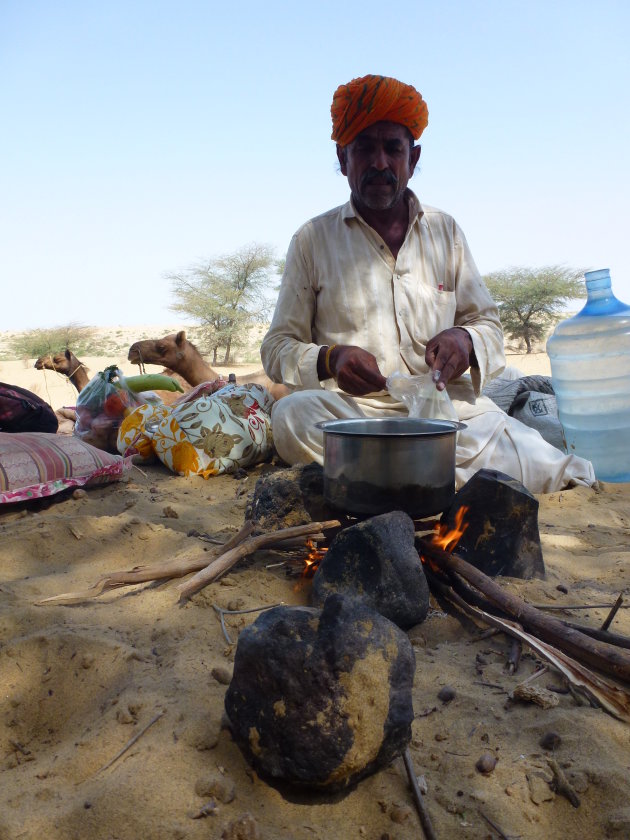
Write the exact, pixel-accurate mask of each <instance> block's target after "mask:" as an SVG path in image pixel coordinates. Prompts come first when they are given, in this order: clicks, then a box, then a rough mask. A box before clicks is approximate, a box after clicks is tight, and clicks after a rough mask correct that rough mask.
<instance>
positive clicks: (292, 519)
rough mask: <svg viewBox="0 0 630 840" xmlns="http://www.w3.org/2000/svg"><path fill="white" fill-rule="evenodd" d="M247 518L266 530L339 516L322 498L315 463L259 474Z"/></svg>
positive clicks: (321, 481)
mask: <svg viewBox="0 0 630 840" xmlns="http://www.w3.org/2000/svg"><path fill="white" fill-rule="evenodd" d="M246 518H247V519H251V520H253V521H254V522H256V523H257V524H258V525H260V527H261V528H262V529H263V530H265V531H275V530H279V529H280V528H291V527H293V526H295V525H305V524H307V523H309V522H323V521H325V520H328V519H338V514H337V513H336V512H335V511H334V510H333V509H332V508H331V507H330V505H328V503H327V502H326V501H325V500H324V470H323V467H322V466H321V465H320V464H315V463H312V464H298V465H297V466H295V467H290V468H287V469H281V470H278V471H277V472H274V473H268V474H267V475H264V476H261V478H259V479H258V481H257V482H256V486H255V488H254V495H253V499H252V501H251V503H250V505H249V506H248V509H247V511H246Z"/></svg>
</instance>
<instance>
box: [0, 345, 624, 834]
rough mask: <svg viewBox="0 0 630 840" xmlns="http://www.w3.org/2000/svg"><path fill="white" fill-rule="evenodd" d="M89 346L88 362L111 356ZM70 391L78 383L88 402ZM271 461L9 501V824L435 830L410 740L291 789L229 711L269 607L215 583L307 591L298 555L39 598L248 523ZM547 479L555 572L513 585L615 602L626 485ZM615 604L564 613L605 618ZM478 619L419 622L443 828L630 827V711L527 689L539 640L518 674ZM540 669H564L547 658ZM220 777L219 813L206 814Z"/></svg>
mask: <svg viewBox="0 0 630 840" xmlns="http://www.w3.org/2000/svg"><path fill="white" fill-rule="evenodd" d="M545 359H546V357H545ZM545 359H542V358H539V359H533V358H527V357H522V356H517V355H515V356H514V358H513V359H511V360H510V363H511V364H515V365H516V366H518V367H519V368H520V369H521V370H523V372H524V373H547V372H548V370H546V369H545V368H544V366H543V364H542V363H543V362H544V361H545ZM90 361H91V364H90V367H91V368H92V369H93V370H97V369H100V367H102V366H104V364H102V363H103V361H105V363H110V362H109V360H102V359H101V360H99V361H98V363H97V362H95V361H93V360H90ZM121 363H122V364H123V366H124V362H122V361H121ZM10 364H11V365H13V364H14V365H16V368H7V365H10ZM20 365H22V368H21V370H22V371H24V378H23V379H19V378H18V377H16V378H15V379H14V380H13V381H14V382H15V383H16V384H24V385H25V387H30V386H31V384H33V383H34V382H37V377H38V376H39V377H43V374H42V373H41V372H37V371H33V370H31V369H28V368H26V367H24V365H23V363H21V362H11V363H8V362H2V363H1V365H0V379H4V380H5V381H6V379H7V378H8V377H7V370H11V371H13V370H17V371H19V370H20ZM123 369H124V367H123ZM47 381H48V380H47ZM48 387H50V385H49V386H48ZM72 396H73V395H72V392H71V391H70V392H68V393H67V395H64V397H63V404H73V400H72ZM273 468H274V466H273V465H271V464H266V465H260V466H258V467H256V468H254V469H252V470H250V471H249V472H248V473H247V476H246V477H241V478H238V479H237V478H233V477H231V476H218V477H215V478H211V479H209V480H208V481H204V480H203V479H201V478H198V477H191V478H183V477H178V476H175V475H173V474H171V473H169V472H168V471H167V470H166V468H164V467H161V466H159V465H155V466H148V467H143V468H142V471H140V470H138V469H136V468H134V469H132V470H131V472H130V473H129V474H127V476H126V477H125V478H124V480H122V481H120V482H117V483H114V484H110V485H107V486H105V487H100V488H92V489H88V490H87V491H86V493H85V495H82V496H81V494H79V495H80V497H79V498H74V497H73V495H72V494H68V495H63V496H61V495H60V496H57V497H54V498H52V499H51V500H49V501H46V502H32V503H23V504H14V505H6V506H4V508H3V509H2V510H0V546H1V549H0V628H1V632H0V685H1V686H2V695H3V697H2V699H3V702H2V726H1V729H0V748H1V751H0V805H1V807H0V838H2V840H18V838H20V840H35V839H36V838H37V840H39V838H42V837H49V838H52V840H75V839H76V840H87V838H90V840H114V838H117V840H153V839H154V838H155V840H165V838H190V840H196V838H199V840H201V838H221V837H222V836H223V834H224V831H226V829H228V827H229V826H230V825H232V824H233V823H234V822H235V821H238V820H239V819H241V818H243V816H244V815H246V814H250V815H251V817H252V820H253V823H251V824H250V829H251V825H255V827H256V829H255V830H254V829H251V830H250V833H244V832H241V833H240V834H239V833H237V832H236V831H235V830H234V828H232V830H231V833H226V834H225V836H226V837H232V838H235V837H249V838H253V837H260V838H264V839H265V840H313V838H319V839H320V840H345V838H357V840H360V838H367V840H383V838H389V840H411V839H412V838H414V840H415V838H419V837H422V833H421V829H420V825H419V821H418V817H417V814H416V812H415V810H414V806H413V800H412V797H411V794H410V791H409V788H408V785H407V778H406V774H405V770H404V766H403V763H402V761H401V760H396V761H395V762H394V763H393V764H392V765H391V766H390V767H388V768H387V769H386V770H384V771H382V772H380V773H377V774H375V775H373V776H371V777H370V778H368V779H365V780H363V781H362V782H360V783H359V784H358V785H357V786H356V787H355V788H354V789H353V790H351V791H350V792H349V793H348V794H347V795H345V796H336V797H329V798H326V797H321V796H319V797H308V796H305V797H302V798H301V799H300V800H299V801H292V800H291V799H289V798H286V797H285V796H283V795H282V794H281V793H280V792H279V791H278V790H276V789H275V788H274V787H271V786H270V785H268V784H266V783H265V782H263V781H262V780H261V779H259V777H258V776H257V775H256V774H255V773H254V772H253V771H252V770H251V768H250V766H249V765H248V763H247V761H246V760H245V759H244V757H243V755H242V754H241V752H240V751H239V749H238V748H237V746H236V745H235V744H234V743H233V741H232V740H231V737H230V733H229V730H228V729H227V728H225V726H224V725H223V724H222V716H223V698H224V695H225V691H226V682H227V681H228V680H229V675H230V671H231V668H232V664H233V660H234V652H235V643H236V640H237V638H238V634H239V631H240V630H242V628H243V627H245V626H246V625H248V624H249V623H251V622H252V621H253V620H255V617H256V613H246V614H240V615H233V616H228V617H227V618H226V624H227V629H228V632H229V635H230V639H231V641H228V640H227V639H226V637H225V636H224V634H223V631H222V628H221V625H220V622H219V620H218V617H217V613H216V612H215V610H214V609H213V605H218V606H220V607H223V608H227V609H235V610H243V609H250V608H251V609H253V608H260V607H265V606H269V605H272V604H277V603H280V602H283V603H285V604H308V603H309V588H308V583H303V582H301V581H300V580H299V579H298V578H296V577H292V576H289V574H288V572H289V571H292V570H294V569H295V568H296V567H297V566H299V559H298V558H297V557H296V558H294V559H293V561H291V562H289V561H287V558H286V555H281V554H279V553H278V552H259V553H258V554H256V555H255V556H254V557H252V558H249V559H247V560H244V561H241V562H240V563H239V564H237V565H236V566H235V567H234V568H233V569H232V570H231V571H230V572H229V573H228V575H227V576H225V577H224V578H223V579H222V580H221V581H220V582H218V583H214V584H211V585H210V586H208V587H207V588H206V589H204V590H203V591H202V592H201V593H199V594H198V595H196V596H194V597H193V599H192V600H191V601H189V602H188V603H187V604H186V605H185V606H179V605H178V596H177V591H176V586H177V583H178V581H170V582H167V583H162V584H160V585H157V584H142V585H136V586H133V587H130V588H129V589H125V590H117V591H114V592H111V593H109V594H107V595H103V596H101V597H99V598H97V599H96V600H94V601H91V602H86V603H83V604H79V605H76V606H37V605H36V602H37V601H39V600H40V599H42V598H45V597H48V596H53V595H56V594H59V593H62V592H67V591H71V590H78V589H85V588H87V587H88V586H90V585H91V584H92V583H94V582H95V581H96V580H97V579H98V578H99V576H100V575H102V574H104V573H106V572H109V571H114V570H123V569H129V568H131V567H133V566H136V565H140V564H145V563H152V564H154V563H166V562H167V561H168V560H169V559H171V558H172V557H174V556H176V555H179V554H182V553H186V554H187V555H188V556H195V557H203V554H204V552H207V551H208V550H209V549H210V548H211V543H208V542H206V541H204V540H202V539H200V538H199V537H198V536H195V533H196V532H198V533H201V534H208V535H210V536H211V537H213V538H216V539H221V540H225V539H227V538H228V537H230V536H231V535H232V534H233V533H235V532H236V531H237V530H238V529H239V528H240V526H241V525H242V523H243V520H244V513H245V506H246V503H247V499H248V495H249V494H250V493H251V491H252V490H253V487H254V485H255V482H256V480H257V479H258V478H259V477H260V476H261V475H262V474H263V473H264V472H266V471H267V470H269V469H273ZM539 501H540V509H539V527H540V532H541V541H542V547H543V555H544V560H545V565H546V569H547V576H546V579H545V580H544V581H528V582H524V581H517V580H513V579H509V578H499V580H500V581H501V585H502V586H503V587H504V588H505V589H506V590H508V591H510V592H512V593H516V594H519V595H521V596H522V597H524V598H525V599H527V600H528V601H530V602H532V603H536V604H555V605H562V604H567V605H571V604H603V603H606V604H609V603H612V602H613V601H614V600H615V598H616V596H617V595H618V594H619V593H620V592H623V593H625V594H627V593H629V592H630V570H629V564H628V559H629V556H630V488H629V486H628V485H613V484H606V485H601V486H600V487H599V488H597V489H586V488H576V489H573V490H569V491H564V492H560V493H553V494H550V495H546V496H540V497H539ZM283 561H284V565H278V564H279V563H282V562H283ZM607 612H608V610H607V609H602V608H597V609H589V610H586V611H573V612H570V611H569V612H567V613H561V615H563V616H564V615H566V617H571V618H573V619H574V620H578V621H581V622H583V623H587V624H590V625H592V626H599V624H601V622H602V621H603V620H604V618H605V616H606V614H607ZM613 629H614V630H616V631H617V632H619V633H624V634H626V635H628V636H630V612H629V611H628V610H625V609H622V610H620V611H619V613H618V614H617V617H616V618H615V621H614V624H613ZM479 633H480V629H479V628H475V627H474V626H473V625H472V624H470V623H469V622H468V621H466V620H464V619H461V618H460V617H459V616H458V615H457V614H456V613H455V612H454V611H449V612H448V613H446V612H443V611H442V610H441V609H440V608H439V605H438V604H437V603H435V602H434V603H432V611H431V612H430V615H429V617H428V618H427V620H426V621H425V622H424V623H422V624H421V625H419V626H417V627H415V628H413V629H412V630H411V631H410V633H409V636H410V638H411V640H412V643H413V646H414V650H415V653H416V661H417V670H416V677H415V683H414V695H413V696H414V711H415V714H416V719H415V721H414V723H413V739H412V744H411V755H412V758H413V761H414V764H415V769H416V772H417V774H418V775H423V776H424V778H425V780H426V785H427V793H426V797H425V799H426V803H427V806H428V809H429V812H430V814H431V818H432V821H433V825H434V828H435V830H436V834H437V836H438V837H439V838H440V840H448V838H462V840H466V838H470V839H471V840H473V838H474V840H481V838H496V837H499V836H500V835H499V834H498V833H497V832H496V831H495V830H493V829H492V828H491V827H490V825H489V824H488V822H487V821H486V820H485V819H484V818H483V816H482V814H484V815H485V816H486V817H487V818H489V819H490V820H492V821H493V822H494V823H495V824H496V825H498V826H499V827H500V828H501V830H502V831H503V832H504V834H505V835H508V836H510V837H513V838H515V837H519V836H520V837H521V838H523V840H525V838H528V840H530V839H531V838H540V840H560V839H561V838H562V839H563V840H566V838H582V837H591V838H604V837H619V838H621V837H624V838H627V837H630V795H629V794H630V789H629V788H630V785H629V781H628V780H629V779H630V726H629V725H628V724H625V723H622V722H620V721H618V720H616V719H615V718H613V717H611V716H610V715H609V714H607V713H605V712H603V711H601V710H599V709H595V708H590V707H588V706H583V705H578V704H577V702H576V701H575V700H574V699H573V697H572V696H571V694H558V695H557V696H558V699H559V703H558V705H557V706H556V707H555V708H552V709H546V710H545V709H541V708H540V707H538V706H536V705H532V704H529V703H516V702H512V701H511V700H510V699H509V697H508V695H509V694H510V692H511V691H512V690H513V688H514V687H515V686H516V685H517V684H519V683H521V682H523V681H524V680H525V679H527V678H528V677H529V676H531V674H533V673H534V671H535V670H536V669H537V668H538V667H539V664H540V662H539V660H538V659H537V657H536V656H535V655H534V654H532V653H531V652H530V651H528V649H527V648H526V649H525V651H524V655H523V657H522V660H521V664H520V666H519V669H518V671H517V672H516V673H515V674H514V675H509V674H508V673H507V671H506V668H505V665H506V657H507V654H508V651H509V648H510V642H509V640H508V639H507V638H506V637H504V636H501V635H498V636H494V637H492V638H486V639H481V640H480V639H478V636H479ZM537 684H538V685H540V686H542V687H544V686H547V685H550V684H551V685H556V686H558V685H560V684H561V679H560V677H559V676H558V675H557V674H555V673H553V672H551V673H548V674H545V675H544V676H543V677H541V678H540V679H539V680H537ZM445 685H448V686H451V687H452V688H453V690H454V695H455V696H454V699H453V700H451V701H450V702H449V703H443V702H442V701H440V700H439V699H438V692H439V691H440V689H441V688H442V687H443V686H445ZM149 724H151V725H150V726H149V728H148V729H146V731H145V727H147V725H149ZM549 732H555V733H557V734H558V735H559V736H560V739H561V740H560V743H559V745H558V746H557V747H556V749H555V758H556V760H557V761H558V762H559V763H560V765H561V766H562V767H563V768H564V769H565V772H566V773H567V775H568V776H569V777H570V779H571V781H572V783H573V785H574V787H575V789H576V790H577V792H578V794H579V797H580V800H581V805H580V807H578V808H574V807H573V806H572V805H571V804H570V803H569V802H568V801H567V800H566V799H565V798H564V797H562V796H559V795H557V794H554V793H553V791H552V790H551V788H550V786H549V784H548V780H549V779H550V778H551V774H550V771H549V766H548V759H549V758H550V757H551V756H552V753H551V752H550V751H548V750H545V749H543V748H542V747H541V746H540V739H541V738H542V736H544V735H545V734H546V733H549ZM135 736H139V737H137V740H136V741H135V742H134V743H132V744H131V746H130V747H129V748H128V749H127V750H126V751H125V752H124V753H123V754H122V755H121V756H120V757H118V758H116V756H117V755H118V753H119V752H120V751H121V750H122V749H123V748H124V747H125V746H126V745H128V744H129V743H130V742H131V741H132V739H133V738H134V737H135ZM486 751H488V752H491V753H493V754H494V755H495V756H496V757H498V763H497V765H496V768H495V770H494V771H493V772H492V773H491V774H489V775H487V776H484V775H481V774H480V773H479V772H478V771H477V770H476V769H475V764H476V762H477V759H478V758H479V757H480V756H481V754H482V753H484V752H486ZM114 759H115V760H114ZM112 760H113V763H111V762H112ZM108 764H109V765H110V766H107V765H108ZM218 781H220V782H221V783H222V784H221V785H218ZM217 790H219V795H218V796H217V795H216V793H215V794H214V796H213V795H212V793H211V791H215V792H216V791H217ZM212 798H214V799H215V802H216V809H215V811H214V813H213V814H212V815H208V816H205V817H201V818H198V819H194V818H193V817H194V816H195V815H198V814H199V810H200V809H201V807H202V806H203V805H205V804H206V803H207V802H208V801H209V800H211V799H212ZM228 831H229V830H228ZM255 831H257V832H258V833H255Z"/></svg>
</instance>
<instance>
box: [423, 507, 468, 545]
mask: <svg viewBox="0 0 630 840" xmlns="http://www.w3.org/2000/svg"><path fill="white" fill-rule="evenodd" d="M467 513H468V506H467V505H462V506H461V507H460V508H459V510H458V511H457V513H456V514H455V527H454V528H449V527H448V526H447V525H440V523H439V522H438V524H437V525H436V526H435V533H434V534H433V536H432V537H431V542H432V543H433V545H437V546H438V548H442V549H444V551H453V550H454V549H455V548H456V547H457V543H458V542H459V541H460V540H461V538H462V537H463V535H464V532H465V531H466V528H468V523H467V522H464V517H465V516H466V514H467Z"/></svg>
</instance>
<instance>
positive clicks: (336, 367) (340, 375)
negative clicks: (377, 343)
mask: <svg viewBox="0 0 630 840" xmlns="http://www.w3.org/2000/svg"><path fill="white" fill-rule="evenodd" d="M326 350H327V348H325V347H322V349H321V351H320V357H319V359H318V364H317V369H318V372H319V377H320V379H327V378H328V372H327V371H326V369H325V359H326ZM328 366H329V368H330V371H331V372H332V374H333V377H334V379H335V381H336V382H337V385H339V387H340V388H341V390H342V391H345V392H346V394H351V395H352V396H353V397H363V396H365V395H366V394H372V393H374V392H375V391H383V390H385V382H386V380H385V377H384V376H383V374H382V373H381V372H380V370H379V369H378V364H377V362H376V359H375V357H374V356H373V355H372V354H371V353H368V351H367V350H363V348H362V347H355V346H354V345H351V344H336V345H335V346H334V347H333V349H332V351H331V352H330V355H329V357H328Z"/></svg>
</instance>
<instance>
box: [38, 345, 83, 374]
mask: <svg viewBox="0 0 630 840" xmlns="http://www.w3.org/2000/svg"><path fill="white" fill-rule="evenodd" d="M79 364H80V362H79V360H78V359H77V357H76V356H75V355H74V353H73V352H72V351H71V350H68V348H67V347H66V349H65V350H64V352H63V353H54V354H53V353H48V355H46V356H40V357H39V359H37V361H36V362H35V368H36V369H37V370H56V371H57V372H58V373H64V374H65V375H66V376H70V374H71V373H72V372H73V371H74V370H76V368H77V366H78V365H79Z"/></svg>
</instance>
